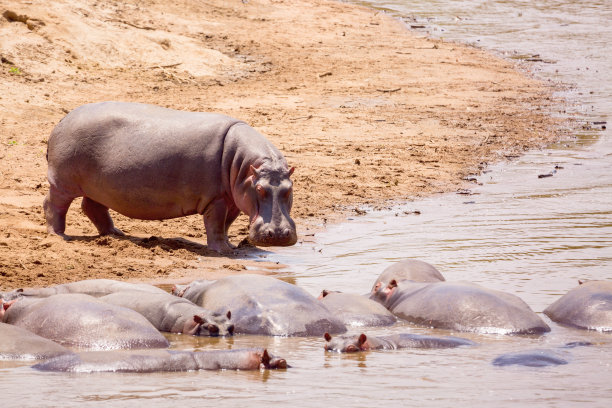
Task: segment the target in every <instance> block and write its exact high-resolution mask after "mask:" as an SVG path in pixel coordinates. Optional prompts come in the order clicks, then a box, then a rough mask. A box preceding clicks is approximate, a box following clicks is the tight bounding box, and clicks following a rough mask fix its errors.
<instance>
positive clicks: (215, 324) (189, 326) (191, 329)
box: [183, 311, 234, 337]
mask: <svg viewBox="0 0 612 408" xmlns="http://www.w3.org/2000/svg"><path fill="white" fill-rule="evenodd" d="M231 318H232V312H230V311H228V312H227V314H225V315H221V314H219V313H213V314H212V315H211V316H207V315H203V314H200V315H194V316H193V319H190V320H188V321H187V322H186V323H185V327H183V333H187V334H191V335H193V336H212V337H215V336H232V335H234V325H233V324H231V323H229V320H230V319H231Z"/></svg>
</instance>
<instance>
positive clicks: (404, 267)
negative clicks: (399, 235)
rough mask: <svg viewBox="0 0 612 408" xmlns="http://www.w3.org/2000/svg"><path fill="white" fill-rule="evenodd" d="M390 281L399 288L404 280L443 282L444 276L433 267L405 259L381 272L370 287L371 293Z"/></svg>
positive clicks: (425, 263) (415, 260)
mask: <svg viewBox="0 0 612 408" xmlns="http://www.w3.org/2000/svg"><path fill="white" fill-rule="evenodd" d="M392 280H395V281H396V282H398V283H399V284H400V286H401V282H402V281H404V280H408V281H413V282H443V281H445V279H444V276H442V274H441V273H440V271H438V270H437V269H436V268H435V267H434V266H433V265H430V264H428V263H427V262H423V261H419V260H417V259H405V260H403V261H399V262H397V263H394V264H393V265H391V266H389V267H387V268H386V269H385V270H384V271H382V273H381V274H380V276H379V277H378V279H376V282H374V285H372V291H377V290H378V289H380V288H383V287H385V286H387V285H388V284H389V282H391V281H392Z"/></svg>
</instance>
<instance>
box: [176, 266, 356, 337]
mask: <svg viewBox="0 0 612 408" xmlns="http://www.w3.org/2000/svg"><path fill="white" fill-rule="evenodd" d="M185 295H187V296H189V297H188V299H190V300H191V299H194V300H196V304H199V305H200V306H202V307H204V308H206V309H209V310H212V311H217V312H219V313H224V312H225V311H227V310H228V309H229V310H231V312H232V320H233V322H234V327H235V329H234V331H235V333H242V334H264V335H272V336H319V335H322V334H323V333H325V332H329V333H343V332H345V331H346V327H345V326H344V324H343V323H342V321H340V320H339V319H338V318H336V317H335V316H333V314H332V313H331V312H330V311H329V310H328V309H327V308H326V307H325V306H324V305H323V304H321V302H319V301H317V299H315V298H314V297H313V296H311V295H310V294H308V293H307V292H306V291H305V290H303V289H301V288H298V287H297V286H295V285H291V284H289V283H286V282H283V281H281V280H278V279H274V278H271V277H268V276H263V275H238V276H230V277H226V278H223V279H219V280H218V281H216V282H215V283H213V284H211V285H205V286H204V289H203V290H202V291H201V292H200V293H196V292H195V291H191V292H189V293H188V292H187V291H186V292H185ZM185 295H184V296H185Z"/></svg>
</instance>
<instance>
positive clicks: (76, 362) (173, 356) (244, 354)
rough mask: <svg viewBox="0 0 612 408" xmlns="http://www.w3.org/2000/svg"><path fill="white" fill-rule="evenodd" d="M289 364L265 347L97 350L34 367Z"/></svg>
mask: <svg viewBox="0 0 612 408" xmlns="http://www.w3.org/2000/svg"><path fill="white" fill-rule="evenodd" d="M287 367H288V365H287V362H286V361H285V360H284V359H282V358H277V357H273V356H270V355H269V354H268V352H267V350H265V349H263V350H262V349H236V350H215V351H185V350H138V351H136V350H129V351H127V350H120V351H94V352H85V353H78V354H71V355H66V356H61V357H57V358H53V359H50V360H47V361H44V362H42V363H38V364H36V365H34V366H32V368H34V369H37V370H41V371H63V372H74V373H97V372H123V373H152V372H167V371H194V370H259V369H275V368H279V369H283V368H287Z"/></svg>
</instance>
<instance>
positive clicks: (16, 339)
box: [0, 323, 72, 360]
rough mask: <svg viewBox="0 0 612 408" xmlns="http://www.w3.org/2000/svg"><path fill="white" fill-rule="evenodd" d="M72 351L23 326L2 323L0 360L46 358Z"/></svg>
mask: <svg viewBox="0 0 612 408" xmlns="http://www.w3.org/2000/svg"><path fill="white" fill-rule="evenodd" d="M69 353H72V352H71V351H70V350H68V349H67V348H65V347H63V346H60V345H59V344H57V343H55V342H53V341H51V340H49V339H45V338H44V337H40V336H38V335H36V334H34V333H31V332H29V331H28V330H26V329H22V328H21V327H17V326H13V325H11V324H6V323H0V360H44V359H47V358H51V357H56V356H60V355H63V354H69Z"/></svg>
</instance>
